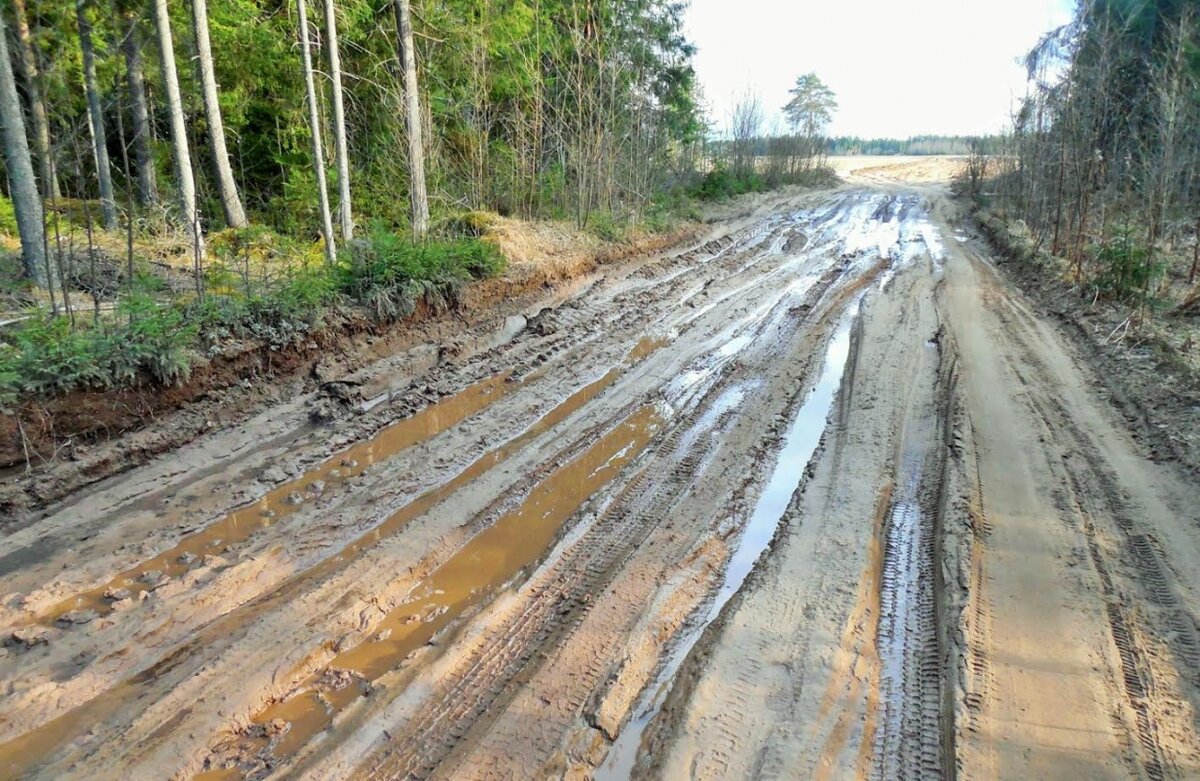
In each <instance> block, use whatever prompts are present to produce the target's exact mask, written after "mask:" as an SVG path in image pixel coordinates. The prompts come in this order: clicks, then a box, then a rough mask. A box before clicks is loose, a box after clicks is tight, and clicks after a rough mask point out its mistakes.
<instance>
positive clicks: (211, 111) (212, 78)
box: [192, 0, 246, 228]
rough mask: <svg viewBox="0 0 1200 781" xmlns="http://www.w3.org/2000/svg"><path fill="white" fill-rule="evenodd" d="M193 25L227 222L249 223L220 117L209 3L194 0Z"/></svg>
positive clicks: (205, 109) (213, 152) (218, 182)
mask: <svg viewBox="0 0 1200 781" xmlns="http://www.w3.org/2000/svg"><path fill="white" fill-rule="evenodd" d="M192 25H193V28H194V30H195V34H196V59H197V66H198V69H199V71H200V85H201V94H202V95H203V97H204V117H205V119H206V120H207V121H208V143H209V146H210V147H211V148H212V156H213V168H214V169H215V174H216V179H217V191H218V193H219V194H220V197H221V209H222V211H223V212H224V214H225V224H226V225H228V226H229V227H231V228H241V227H243V226H244V225H245V224H246V211H245V209H243V208H242V199H241V198H240V197H239V196H238V189H237V183H236V182H235V181H234V179H233V168H232V167H231V166H230V164H229V150H228V148H227V147H226V146H225V122H224V120H223V119H222V118H221V103H220V100H219V96H218V93H217V77H216V74H215V73H214V71H213V57H212V43H211V42H210V41H209V35H208V3H207V1H206V0H192Z"/></svg>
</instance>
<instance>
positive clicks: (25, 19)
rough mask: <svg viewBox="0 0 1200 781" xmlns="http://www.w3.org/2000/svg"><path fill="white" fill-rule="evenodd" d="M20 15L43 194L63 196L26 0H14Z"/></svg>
mask: <svg viewBox="0 0 1200 781" xmlns="http://www.w3.org/2000/svg"><path fill="white" fill-rule="evenodd" d="M13 10H14V12H15V13H16V15H17V30H16V31H17V35H16V40H17V57H16V62H17V70H18V71H19V72H20V75H21V81H22V82H23V83H24V84H25V94H26V95H27V96H28V97H29V118H30V120H31V122H32V124H33V146H34V150H35V151H36V154H37V159H38V172H39V174H40V175H41V192H42V196H43V197H45V198H49V197H50V196H51V195H54V196H61V195H62V191H61V190H59V187H58V171H57V170H55V165H54V154H53V153H52V152H51V151H50V120H49V118H48V117H47V116H46V104H45V102H43V100H42V83H41V82H42V74H41V71H40V70H39V68H38V64H37V55H36V54H34V51H33V36H32V35H31V34H30V32H29V15H28V14H27V13H26V11H25V0H13Z"/></svg>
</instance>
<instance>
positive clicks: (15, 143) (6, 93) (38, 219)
mask: <svg viewBox="0 0 1200 781" xmlns="http://www.w3.org/2000/svg"><path fill="white" fill-rule="evenodd" d="M6 27H7V24H6V22H5V20H4V17H3V15H2V14H0V123H2V124H3V125H4V162H5V164H6V166H7V168H8V187H9V194H10V195H12V202H13V210H14V211H15V212H16V216H17V232H18V233H19V234H20V236H21V257H22V259H23V261H24V263H25V275H26V276H28V277H29V278H30V279H32V280H33V281H34V283H35V284H37V285H39V286H41V287H44V288H49V287H50V284H51V276H52V275H51V274H50V267H49V265H48V264H47V263H46V237H45V234H44V231H45V225H44V224H43V223H42V199H41V195H39V193H38V188H37V180H36V179H34V176H33V159H32V157H30V154H29V139H28V138H26V136H25V120H24V117H22V116H21V100H20V98H18V97H17V83H16V80H15V78H14V77H13V71H12V61H11V60H9V58H8V31H7V30H6V29H5V28H6Z"/></svg>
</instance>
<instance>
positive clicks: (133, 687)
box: [0, 196, 861, 763]
mask: <svg viewBox="0 0 1200 781" xmlns="http://www.w3.org/2000/svg"><path fill="white" fill-rule="evenodd" d="M855 204H861V199H860V198H858V197H850V196H846V197H841V198H838V199H835V200H834V203H833V205H832V206H831V207H830V210H829V214H841V213H843V212H849V211H851V210H853V209H855V208H858V207H856V206H855ZM806 220H807V221H808V222H806ZM796 223H797V219H796V217H795V216H794V215H793V217H792V218H791V219H790V220H781V221H780V223H779V224H778V225H775V226H772V227H771V229H770V230H767V231H765V232H764V235H763V236H762V237H754V236H752V237H751V238H750V239H747V240H746V241H747V243H748V245H749V248H748V249H746V250H745V251H744V252H743V251H742V250H739V249H737V248H736V247H737V245H738V242H739V240H738V239H733V240H731V241H729V242H728V245H727V246H724V247H720V248H716V251H715V252H713V253H712V254H714V255H718V256H720V257H719V259H717V260H716V262H715V264H714V263H713V259H712V258H707V259H706V260H704V261H703V265H701V266H697V267H695V268H692V269H686V270H685V272H686V271H689V270H690V271H696V270H697V269H698V272H697V273H701V274H702V275H710V276H712V277H713V279H710V280H709V282H705V283H702V284H699V283H697V282H695V281H693V280H692V279H691V278H690V275H689V274H687V273H684V274H683V275H681V276H680V278H679V279H678V280H677V281H676V282H675V283H674V284H670V285H666V286H664V287H666V288H667V290H665V291H662V290H658V289H655V288H654V286H653V284H652V283H648V284H647V286H646V292H645V296H652V298H650V299H649V300H648V299H647V298H645V297H641V298H639V297H634V298H632V299H630V301H629V302H628V303H627V304H625V305H624V306H623V307H621V308H622V309H625V308H629V307H634V306H637V305H639V304H641V305H643V308H642V309H638V310H636V311H637V312H638V314H639V317H636V318H634V319H633V320H632V321H627V322H624V323H622V324H621V327H622V330H624V331H633V332H635V333H636V331H637V330H639V329H641V328H643V327H645V325H646V324H647V323H650V324H658V323H663V322H668V321H669V320H668V318H669V316H670V314H671V312H670V310H669V308H666V307H665V305H666V304H667V303H668V302H669V301H670V300H673V298H674V297H677V296H678V295H681V294H682V295H686V296H688V297H691V296H692V295H694V293H690V292H687V291H690V290H693V289H696V290H699V291H700V292H701V294H702V295H704V296H707V292H708V289H709V286H710V285H711V283H712V282H713V281H714V280H715V279H718V278H719V277H720V275H721V274H722V273H725V272H728V271H730V270H734V268H735V267H737V268H736V272H735V273H737V274H739V275H741V274H743V273H744V274H745V275H746V276H748V277H753V278H751V279H747V280H742V281H741V282H740V283H739V284H738V285H737V287H738V288H739V289H740V290H741V291H742V293H741V295H742V297H743V301H744V300H745V299H746V298H747V297H748V296H752V295H753V291H756V290H761V289H762V288H763V287H765V286H767V285H766V284H765V283H764V281H763V279H762V278H761V276H758V275H759V274H760V269H759V268H756V266H758V265H759V264H763V265H765V266H766V267H767V269H768V272H771V271H777V270H782V269H783V268H785V267H788V268H800V267H802V266H804V265H806V264H810V263H812V262H815V261H816V260H817V258H818V252H824V251H826V250H827V249H828V247H830V246H832V245H835V244H836V242H837V241H838V237H839V236H840V235H841V232H840V231H841V229H840V228H839V226H838V224H837V222H836V221H835V220H833V218H832V217H830V218H829V219H827V220H825V221H824V222H821V220H819V219H814V218H812V217H811V215H809V216H806V217H805V218H804V219H802V220H799V223H800V224H802V225H803V224H808V223H812V224H817V225H825V223H828V224H827V225H825V227H824V228H822V229H821V230H824V232H825V235H824V239H823V240H813V241H809V242H807V243H806V246H805V248H804V250H803V251H802V253H801V255H800V256H798V257H796V258H789V257H787V255H786V251H785V250H786V247H787V245H788V244H789V243H790V242H791V241H793V239H794V234H795V230H796V227H795V226H796ZM750 233H753V231H751V232H750ZM816 233H817V234H820V233H821V231H816ZM818 238H819V239H820V235H818ZM763 245H765V246H767V247H768V249H766V250H763V249H762V246H763ZM711 250H713V247H711V246H703V247H701V248H697V249H696V250H693V251H692V252H696V253H698V256H703V255H704V253H705V252H709V251H711ZM772 253H776V254H774V255H772ZM743 255H750V258H749V261H748V262H746V261H745V259H744V258H743ZM656 262H662V263H663V264H664V265H667V263H666V262H665V261H656ZM738 266H740V267H738ZM848 267H849V266H848V265H846V264H844V266H843V268H842V270H843V271H844V270H846V268H848ZM836 278H837V276H836V274H832V273H831V274H830V275H829V277H828V278H827V279H821V280H814V284H815V285H816V287H818V288H820V287H821V286H822V285H824V284H825V283H826V281H828V284H832V283H833V280H834V279H836ZM599 293H604V291H599ZM735 295H736V294H731V295H728V296H725V297H724V298H722V299H720V300H719V301H717V302H714V306H715V305H717V304H720V303H724V302H725V301H726V300H728V299H731V298H733V297H734V296H735ZM612 300H613V297H612V296H609V295H599V294H597V296H596V297H595V298H594V300H592V301H591V302H590V304H588V303H587V302H576V303H578V304H579V305H580V306H583V307H584V308H585V309H586V308H588V307H589V306H590V308H591V309H592V310H602V309H603V306H604V302H611V301H612ZM652 302H657V303H655V304H653V305H650V306H646V305H647V304H651V303H652ZM768 310H769V308H768ZM554 314H555V315H556V316H559V317H560V319H561V320H562V321H564V322H565V321H568V320H571V319H575V320H576V323H577V324H576V325H569V326H567V329H566V330H567V331H568V332H569V333H568V334H566V335H564V336H563V338H561V339H559V340H557V341H558V343H559V344H567V343H571V344H578V343H579V340H580V339H589V337H590V338H593V339H598V338H600V337H601V335H602V334H601V333H600V329H597V328H595V322H594V319H593V317H594V316H588V315H586V313H585V314H584V316H581V317H576V316H574V315H573V313H572V311H571V307H570V306H568V307H566V308H561V311H559V310H555V312H554ZM692 322H696V321H695V320H692V321H689V326H690V323H692ZM589 323H591V326H589ZM589 329H590V332H589ZM579 330H583V331H584V333H583V334H578V333H577V332H578V331H579ZM550 333H551V335H553V334H554V331H551V332H550ZM572 334H574V335H572ZM538 344H539V346H545V345H546V341H545V340H543V341H541V342H540V343H538ZM637 349H638V348H635V352H636V351H637ZM535 351H536V350H535V347H534V346H533V345H530V346H529V352H530V353H532V352H535ZM550 352H551V348H549V347H547V348H546V350H544V351H543V353H542V354H541V355H536V356H533V357H528V356H527V358H528V362H527V364H526V365H527V366H529V367H531V368H532V371H535V372H536V371H538V367H539V366H540V365H541V364H545V363H549V362H550V361H551V360H552V359H553V358H554V356H549V357H547V354H548V353H550ZM558 352H560V353H561V354H560V355H559V356H558V357H557V360H559V361H561V360H563V356H564V355H569V354H570V351H569V348H568V347H564V348H562V349H561V350H560V351H558ZM514 376H515V375H514ZM525 379H528V376H527V377H526V378H525ZM614 379H615V378H614ZM607 385H608V382H605V383H604V386H605V387H606V386H607ZM589 387H591V386H589ZM602 389H603V388H599V389H597V392H599V390H602ZM583 403H586V401H584V402H583ZM485 406H487V405H485ZM564 417H565V416H564ZM517 439H518V440H520V438H517ZM528 441H529V440H523V441H521V442H520V443H519V444H517V445H515V446H514V447H521V446H524V445H525V443H526V442H528ZM510 452H511V451H510ZM503 458H504V456H495V455H491V458H490V460H491V464H490V465H489V467H488V468H490V466H492V465H495V464H496V463H499V462H501V461H502V460H503ZM486 460H488V457H487V456H485V458H484V459H480V461H477V462H476V464H479V463H481V462H484V461H486ZM472 468H474V467H472ZM484 471H486V469H484ZM481 473H482V472H473V473H472V477H474V476H476V475H477V474H481ZM466 479H467V480H469V479H471V478H466ZM465 481H466V480H464V481H463V482H459V483H457V484H454V485H453V487H447V489H446V494H444V495H448V494H449V492H451V491H453V490H454V489H455V488H457V487H460V486H461V485H462V484H463V483H465ZM452 483H453V481H452ZM447 485H449V484H447ZM424 498H425V497H421V499H424ZM421 504H422V505H425V506H428V505H427V504H426V503H425V502H421ZM402 512H403V511H402ZM416 514H417V513H416V510H414V511H413V517H415V515H416ZM393 531H394V530H392V529H391V528H390V527H383V528H379V529H376V530H374V532H370V533H368V535H367V536H364V537H363V538H361V540H360V542H359V543H355V545H356V546H359V547H357V548H356V550H355V553H356V554H357V552H360V551H361V550H365V549H367V548H369V547H371V546H372V545H373V544H375V543H377V542H378V541H379V539H380V538H381V537H382V536H386V535H387V534H391V533H393ZM368 537H371V538H372V539H368ZM339 559H340V560H339ZM353 559H354V556H353V555H346V556H338V555H331V556H329V557H328V558H327V559H324V560H322V562H321V563H320V564H318V565H317V566H316V567H315V568H314V569H316V570H317V572H313V571H306V572H302V573H300V574H299V576H296V577H292V578H289V579H287V580H285V581H283V582H282V583H279V584H275V585H273V586H271V587H270V590H268V591H266V592H264V593H263V594H262V596H260V597H256V598H255V599H254V600H252V601H251V602H248V603H243V605H242V606H240V607H237V608H235V609H234V611H233V612H232V613H230V614H227V615H226V616H225V617H222V618H220V619H217V620H216V622H214V623H213V624H210V625H208V626H206V627H205V628H204V629H203V630H202V631H201V632H200V633H199V634H198V635H196V636H194V637H193V638H190V639H189V641H188V642H186V643H184V644H183V645H181V646H177V647H174V648H171V649H170V650H169V651H168V652H167V653H166V655H165V656H163V657H162V658H160V659H159V660H158V661H157V662H155V663H154V664H152V665H150V666H149V667H147V668H146V669H145V670H143V671H142V672H140V673H137V674H136V675H134V676H133V677H132V678H128V679H126V680H124V681H123V682H118V683H115V684H114V685H112V686H110V687H109V688H108V690H107V691H106V692H101V693H100V694H99V695H97V696H96V697H94V698H93V699H91V700H88V701H86V702H85V703H83V704H81V705H79V706H78V707H77V708H76V709H75V710H74V711H71V712H67V713H65V714H64V715H63V716H60V717H57V718H56V719H55V720H54V721H52V722H47V723H46V724H44V725H43V726H44V728H45V729H40V728H39V729H38V730H35V731H34V732H36V733H38V734H36V735H35V734H32V733H26V735H24V736H18V737H17V738H15V739H14V740H13V741H10V743H9V744H6V745H0V761H4V760H7V757H5V756H4V755H5V754H6V753H8V752H19V753H20V754H22V755H23V756H24V757H26V758H28V759H30V760H31V761H32V762H33V763H36V762H38V761H39V760H38V758H39V755H40V756H42V757H46V756H48V755H49V753H50V752H51V751H52V750H53V747H54V746H57V745H61V744H62V742H63V741H64V740H66V739H68V738H69V737H70V735H74V734H80V733H81V732H82V731H83V730H85V729H88V728H89V727H90V726H91V725H98V726H99V727H101V732H100V733H99V734H100V735H104V736H105V737H103V738H101V739H102V740H105V741H113V740H115V741H118V742H119V741H122V740H125V739H126V738H125V732H126V730H127V729H129V727H127V726H126V724H127V723H128V720H129V719H130V718H131V717H132V714H133V713H135V712H136V710H137V709H138V708H139V703H142V702H145V701H146V700H145V698H147V697H153V696H154V693H155V692H156V691H163V690H164V689H165V687H170V686H173V685H177V684H172V683H171V681H172V680H174V681H177V682H181V681H182V680H184V678H186V677H187V676H188V675H190V671H193V670H195V669H197V666H198V665H202V664H204V663H205V660H206V658H208V657H209V656H211V654H212V653H213V652H214V651H215V649H216V648H219V647H224V646H229V645H231V644H232V643H234V642H236V639H237V636H240V635H241V634H244V632H245V630H246V628H247V627H248V626H249V625H250V624H251V623H253V621H254V620H255V618H256V617H257V616H258V615H261V614H262V613H263V611H268V610H274V609H275V608H277V607H281V606H283V605H285V604H286V603H287V602H288V601H289V600H291V599H292V598H294V597H296V596H297V595H299V594H300V593H301V591H302V590H303V589H305V588H307V587H309V586H311V585H312V584H313V583H314V582H315V580H318V579H320V578H323V577H325V576H327V575H328V574H329V573H330V572H332V571H334V570H340V569H344V568H345V566H346V565H347V564H349V562H350V561H352V560H353ZM333 561H336V564H331V563H329V562H333ZM115 615H119V614H115ZM120 713H125V714H126V715H124V716H120V715H118V714H120ZM183 715H184V714H180V716H181V717H182V716H183ZM113 716H117V718H118V719H120V720H121V723H120V725H118V726H115V729H114V725H113V723H112V718H113ZM170 729H172V727H171V726H170V724H165V725H162V726H161V727H160V728H159V729H158V730H156V731H155V733H154V734H155V735H158V736H161V734H163V733H162V730H167V731H170ZM133 734H134V733H132V732H131V733H130V735H131V736H132V735H133ZM26 738H28V739H26ZM156 739H157V738H156V737H153V736H152V737H149V738H140V740H142V741H143V743H144V742H145V741H149V742H151V743H153V742H154V740H156ZM86 750H90V749H86ZM23 761H24V760H23Z"/></svg>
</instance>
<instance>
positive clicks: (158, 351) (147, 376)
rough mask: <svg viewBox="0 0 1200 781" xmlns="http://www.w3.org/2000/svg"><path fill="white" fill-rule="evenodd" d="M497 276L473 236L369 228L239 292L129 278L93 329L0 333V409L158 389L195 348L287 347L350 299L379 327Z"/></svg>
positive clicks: (49, 327) (45, 327)
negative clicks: (176, 287)
mask: <svg viewBox="0 0 1200 781" xmlns="http://www.w3.org/2000/svg"><path fill="white" fill-rule="evenodd" d="M224 238H225V239H226V241H224V242H222V243H221V249H222V250H223V253H224V254H226V255H227V256H234V255H239V256H246V255H249V254H250V253H256V252H260V251H265V250H264V243H263V237H262V236H258V235H255V234H252V233H250V232H242V233H237V232H226V234H225V236H224ZM503 268H504V259H503V257H502V256H501V254H500V251H499V250H498V249H497V248H496V247H495V246H494V245H492V244H489V243H487V242H485V241H482V240H480V239H456V240H451V241H430V242H424V243H414V242H412V241H410V240H408V239H407V238H404V237H401V236H397V235H395V234H393V233H390V232H388V231H385V230H382V229H378V230H375V231H374V232H373V233H372V234H371V236H370V238H369V239H367V240H365V241H360V242H357V243H355V244H353V245H352V246H351V247H350V248H349V249H348V250H347V251H346V252H344V253H343V257H342V259H341V260H340V261H339V263H338V264H337V265H336V266H334V267H330V266H327V265H325V264H324V263H321V262H309V263H304V264H301V265H300V266H299V267H298V268H296V269H294V270H292V271H289V272H288V273H286V274H285V275H284V276H283V277H282V279H280V278H278V277H277V278H276V279H274V280H273V281H272V282H270V283H269V284H268V283H267V282H266V281H265V280H264V281H262V282H261V283H260V284H259V285H258V287H251V286H247V285H244V284H239V283H238V280H239V274H238V273H237V272H236V271H235V270H234V269H232V268H230V267H229V265H228V264H226V263H224V262H219V263H215V264H212V266H210V269H209V275H208V284H209V290H210V291H211V292H209V293H207V294H206V295H205V296H204V297H203V298H198V297H192V296H187V297H184V298H181V299H179V300H177V301H174V302H170V303H163V302H162V301H161V300H160V298H161V296H160V293H161V292H162V291H161V288H162V282H161V280H159V279H158V278H157V277H153V276H147V275H141V276H138V277H136V278H135V284H134V291H133V292H132V293H128V294H126V295H125V296H124V297H123V298H122V299H121V300H120V302H119V305H118V307H117V310H116V312H115V316H114V317H112V318H111V319H104V320H101V321H100V322H99V323H93V322H92V320H91V319H90V317H88V316H83V317H79V318H77V319H76V323H75V324H74V325H73V324H72V323H71V321H70V319H69V318H67V317H64V316H61V315H50V314H47V313H45V312H43V311H35V312H32V313H31V314H30V316H29V317H28V318H27V319H26V320H24V321H22V322H21V323H19V324H16V325H14V326H12V327H10V328H9V329H8V330H7V332H5V333H2V334H0V409H10V408H11V407H12V406H13V405H14V404H15V403H16V401H17V400H18V399H19V398H21V397H22V396H50V395H55V394H59V393H65V392H68V391H71V390H75V389H89V388H90V389H106V388H112V387H118V386H126V385H135V384H137V383H139V382H144V381H153V382H158V383H163V384H169V383H173V382H178V381H181V380H184V379H186V378H187V377H188V375H189V374H190V371H191V365H192V357H193V350H194V349H196V348H197V347H198V346H203V345H204V344H215V343H217V342H218V341H220V340H221V339H227V338H230V337H232V336H241V337H252V338H255V339H260V340H263V341H265V342H267V343H269V344H271V345H273V346H283V345H286V344H289V343H291V342H294V341H295V340H296V339H297V338H298V337H300V336H301V335H303V334H306V333H308V332H309V331H311V330H312V329H314V328H316V327H319V325H320V322H321V319H322V317H323V316H324V314H325V312H326V311H327V310H328V308H329V307H330V306H331V305H333V304H335V303H336V302H338V301H339V300H342V299H343V297H348V298H350V299H351V300H353V301H356V302H358V303H361V304H364V305H366V306H369V307H371V309H372V310H373V311H374V312H375V314H376V316H378V317H379V318H380V319H382V320H396V319H399V318H400V317H403V316H405V315H407V314H411V313H412V312H413V310H414V309H415V308H416V305H417V303H418V302H425V303H426V304H427V305H428V306H430V307H431V308H432V309H434V310H435V311H444V310H446V309H449V308H450V307H453V306H456V305H457V304H458V301H459V297H460V295H461V293H462V290H463V288H464V287H465V286H466V284H467V283H468V282H470V281H471V280H472V279H480V278H483V277H488V276H493V275H495V274H498V273H500V272H501V271H502V270H503Z"/></svg>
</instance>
